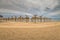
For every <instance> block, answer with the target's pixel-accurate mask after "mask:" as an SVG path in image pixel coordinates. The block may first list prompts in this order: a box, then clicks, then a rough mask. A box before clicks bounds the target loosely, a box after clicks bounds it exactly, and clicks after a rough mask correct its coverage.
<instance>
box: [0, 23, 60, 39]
mask: <svg viewBox="0 0 60 40" xmlns="http://www.w3.org/2000/svg"><path fill="white" fill-rule="evenodd" d="M0 40H60V22H45V23H22V22H3V23H0Z"/></svg>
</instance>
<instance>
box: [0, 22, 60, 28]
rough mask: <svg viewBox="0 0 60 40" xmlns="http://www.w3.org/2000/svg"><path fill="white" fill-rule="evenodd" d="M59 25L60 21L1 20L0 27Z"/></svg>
mask: <svg viewBox="0 0 60 40" xmlns="http://www.w3.org/2000/svg"><path fill="white" fill-rule="evenodd" d="M58 25H60V22H41V23H32V22H29V23H24V22H1V23H0V28H44V27H53V26H58Z"/></svg>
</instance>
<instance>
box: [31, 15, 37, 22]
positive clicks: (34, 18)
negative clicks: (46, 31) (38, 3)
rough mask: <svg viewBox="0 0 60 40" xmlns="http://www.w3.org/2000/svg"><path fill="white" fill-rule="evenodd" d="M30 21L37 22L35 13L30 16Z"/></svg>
mask: <svg viewBox="0 0 60 40" xmlns="http://www.w3.org/2000/svg"><path fill="white" fill-rule="evenodd" d="M31 21H32V22H35V23H36V22H37V15H34V16H33V17H32V18H31Z"/></svg>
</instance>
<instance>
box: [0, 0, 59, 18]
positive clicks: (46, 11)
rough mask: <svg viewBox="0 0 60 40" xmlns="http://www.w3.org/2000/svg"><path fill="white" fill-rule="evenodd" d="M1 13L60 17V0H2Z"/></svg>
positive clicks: (5, 14) (6, 15)
mask: <svg viewBox="0 0 60 40" xmlns="http://www.w3.org/2000/svg"><path fill="white" fill-rule="evenodd" d="M0 15H4V16H5V17H9V16H12V15H15V16H19V15H29V16H33V15H39V16H41V15H42V16H46V17H50V18H57V19H59V18H60V0H0Z"/></svg>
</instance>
